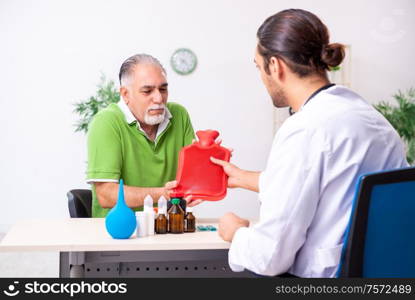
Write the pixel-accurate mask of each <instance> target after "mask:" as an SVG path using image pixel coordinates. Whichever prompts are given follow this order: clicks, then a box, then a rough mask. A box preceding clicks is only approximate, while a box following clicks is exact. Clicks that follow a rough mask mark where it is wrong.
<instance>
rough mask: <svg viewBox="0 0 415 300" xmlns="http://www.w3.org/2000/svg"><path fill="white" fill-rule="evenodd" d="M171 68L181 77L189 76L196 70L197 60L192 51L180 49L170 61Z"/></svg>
mask: <svg viewBox="0 0 415 300" xmlns="http://www.w3.org/2000/svg"><path fill="white" fill-rule="evenodd" d="M170 63H171V67H172V68H173V70H174V71H175V72H176V73H178V74H180V75H188V74H190V73H192V72H193V71H194V70H195V69H196V65H197V58H196V55H195V54H194V53H193V51H192V50H190V49H187V48H180V49H177V50H176V51H174V53H173V55H172V56H171V59H170Z"/></svg>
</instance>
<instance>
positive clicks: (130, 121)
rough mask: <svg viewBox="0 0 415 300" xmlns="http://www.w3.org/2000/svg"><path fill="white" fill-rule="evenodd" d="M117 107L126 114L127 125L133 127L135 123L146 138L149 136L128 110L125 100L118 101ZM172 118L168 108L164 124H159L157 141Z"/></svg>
mask: <svg viewBox="0 0 415 300" xmlns="http://www.w3.org/2000/svg"><path fill="white" fill-rule="evenodd" d="M117 105H118V107H119V108H120V110H121V111H122V113H123V114H124V116H125V120H126V121H127V123H128V124H129V125H132V124H133V123H134V122H135V123H136V126H137V129H138V130H140V131H141V132H142V133H144V135H145V136H147V134H146V133H145V131H144V130H143V129H142V128H141V125H140V122H138V121H137V120H136V118H135V117H134V115H133V113H132V112H131V111H130V109H129V108H128V106H127V104H125V101H124V100H123V99H121V100H120V101H118V103H117ZM172 117H173V116H172V114H171V113H170V111H169V109H168V108H167V106H166V118H164V120H163V122H161V123H160V124H159V126H158V128H157V134H156V140H157V138H158V136H159V135H160V134H161V133H162V132H163V131H164V130H165V129H166V128H167V126H168V125H169V123H170V119H171V118H172Z"/></svg>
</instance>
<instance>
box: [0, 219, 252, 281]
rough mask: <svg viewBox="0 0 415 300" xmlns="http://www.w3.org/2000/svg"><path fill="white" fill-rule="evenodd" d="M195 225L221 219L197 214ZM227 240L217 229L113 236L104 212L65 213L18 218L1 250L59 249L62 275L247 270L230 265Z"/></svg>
mask: <svg viewBox="0 0 415 300" xmlns="http://www.w3.org/2000/svg"><path fill="white" fill-rule="evenodd" d="M197 225H214V226H215V227H217V220H213V219H199V220H198V222H197ZM229 246H230V243H228V242H225V241H223V240H222V239H221V238H220V237H219V235H218V233H217V231H202V232H194V233H184V234H161V235H157V234H156V235H154V236H148V237H143V238H136V236H135V234H134V235H133V236H132V237H131V238H130V239H127V240H115V239H113V238H111V237H110V236H109V234H108V233H107V231H106V229H105V224H104V219H103V218H79V219H71V218H67V219H57V220H40V219H38V220H30V221H23V222H20V223H17V224H15V225H14V226H13V227H12V228H11V230H10V231H9V232H8V233H7V234H6V236H5V237H4V238H3V240H2V241H1V242H0V251H58V252H60V255H61V256H60V258H61V261H60V276H61V277H67V276H74V277H75V276H76V277H81V276H88V277H117V276H121V277H128V276H131V277H156V276H157V277H159V276H162V277H170V276H171V277H177V276H181V277H188V276H191V277H193V276H197V277H229V276H231V277H240V276H244V277H246V276H247V275H248V276H249V273H245V272H244V273H233V272H232V271H230V270H229V267H228V265H227V252H228V248H229Z"/></svg>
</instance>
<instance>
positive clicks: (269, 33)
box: [257, 9, 345, 77]
mask: <svg viewBox="0 0 415 300" xmlns="http://www.w3.org/2000/svg"><path fill="white" fill-rule="evenodd" d="M257 37H258V47H257V49H258V53H259V54H260V55H261V56H262V57H263V59H264V66H265V67H264V68H265V72H266V73H267V74H270V71H269V62H270V59H271V57H273V56H274V57H276V58H279V59H282V60H283V61H284V62H285V63H286V64H287V66H288V67H289V68H290V69H291V71H293V72H294V73H296V74H298V75H299V77H306V76H308V75H312V74H316V73H317V74H319V75H323V76H324V75H325V71H326V70H329V69H330V68H331V67H336V66H338V65H339V64H340V63H341V62H342V61H343V59H344V55H345V53H344V46H343V45H342V44H338V43H333V44H329V32H328V30H327V27H326V25H324V24H323V22H321V20H320V19H319V18H318V17H317V16H316V15H314V14H312V13H311V12H308V11H305V10H302V9H287V10H283V11H280V12H279V13H277V14H275V15H273V16H271V17H269V18H268V19H266V20H265V21H264V23H263V24H262V25H261V27H259V29H258V32H257Z"/></svg>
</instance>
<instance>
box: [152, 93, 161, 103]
mask: <svg viewBox="0 0 415 300" xmlns="http://www.w3.org/2000/svg"><path fill="white" fill-rule="evenodd" d="M153 101H154V102H155V103H162V102H163V96H162V95H161V93H160V91H156V92H155V93H154V97H153Z"/></svg>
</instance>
